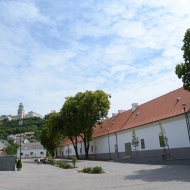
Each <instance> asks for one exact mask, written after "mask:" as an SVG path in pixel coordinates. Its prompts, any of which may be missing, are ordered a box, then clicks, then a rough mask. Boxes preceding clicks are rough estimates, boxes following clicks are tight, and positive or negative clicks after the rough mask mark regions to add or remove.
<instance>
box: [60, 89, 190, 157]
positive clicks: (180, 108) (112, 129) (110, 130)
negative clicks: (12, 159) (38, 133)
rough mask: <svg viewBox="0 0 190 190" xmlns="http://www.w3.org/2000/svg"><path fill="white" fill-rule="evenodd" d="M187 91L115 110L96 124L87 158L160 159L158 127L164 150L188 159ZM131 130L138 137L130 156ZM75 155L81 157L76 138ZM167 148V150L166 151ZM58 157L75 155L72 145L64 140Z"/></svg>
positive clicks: (81, 146) (189, 105) (189, 95)
mask: <svg viewBox="0 0 190 190" xmlns="http://www.w3.org/2000/svg"><path fill="white" fill-rule="evenodd" d="M189 111H190V92H188V91H186V90H184V89H183V88H179V89H177V90H175V91H172V92H169V93H168V94H165V95H163V96H161V97H158V98H156V99H153V100H151V101H149V102H146V103H144V104H142V105H138V104H137V103H134V104H132V108H131V109H130V110H127V111H119V112H118V113H117V114H115V115H114V116H113V117H111V118H109V119H107V120H105V121H104V122H103V123H102V125H101V126H100V125H96V127H95V128H94V132H93V138H92V141H91V142H90V149H89V157H91V158H94V159H116V158H125V157H129V158H130V157H133V156H134V155H136V153H137V154H138V157H150V156H162V155H163V147H161V145H160V140H159V133H160V125H159V121H160V122H161V124H162V127H163V129H164V130H165V133H166V136H167V138H168V145H169V147H166V151H167V153H168V154H170V155H171V156H173V157H175V158H189V157H190V136H189V135H190V134H189V133H190V129H189V127H190V121H189V118H188V115H189ZM133 129H135V132H136V136H137V137H138V138H139V147H138V152H135V154H134V147H133V146H132V145H131V142H132V131H133ZM188 130H189V133H188ZM79 141H80V142H79V143H78V152H79V155H80V157H81V158H82V157H84V156H85V152H84V144H83V141H82V140H81V139H80V138H79ZM168 148H169V149H168ZM59 155H60V156H62V157H65V158H67V157H72V156H75V151H74V148H73V145H72V143H71V141H70V140H69V139H67V138H66V139H64V140H63V142H62V143H61V145H60V149H59Z"/></svg>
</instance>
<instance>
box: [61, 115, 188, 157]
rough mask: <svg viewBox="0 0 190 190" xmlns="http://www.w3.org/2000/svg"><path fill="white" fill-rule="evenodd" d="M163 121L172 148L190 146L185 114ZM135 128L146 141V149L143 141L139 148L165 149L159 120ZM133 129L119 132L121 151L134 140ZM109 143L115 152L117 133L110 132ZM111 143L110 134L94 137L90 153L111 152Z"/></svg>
mask: <svg viewBox="0 0 190 190" xmlns="http://www.w3.org/2000/svg"><path fill="white" fill-rule="evenodd" d="M161 123H162V127H163V129H164V130H165V132H166V136H167V138H168V144H169V146H170V148H183V147H190V142H189V137H188V131H187V126H186V120H185V117H184V115H181V116H177V117H173V118H169V119H165V120H162V121H161ZM134 129H135V132H136V135H137V137H138V138H139V141H140V140H141V139H144V142H145V149H141V142H140V143H139V147H138V150H142V151H144V150H156V149H163V148H162V147H160V142H159V133H160V126H159V122H158V121H157V122H154V123H150V124H146V125H143V126H140V127H136V128H134ZM132 131H133V129H128V130H125V131H120V132H117V140H118V150H119V152H125V143H129V142H131V141H132ZM81 144H82V155H85V151H84V144H83V143H80V142H79V143H78V153H79V156H80V155H81V153H80V148H81ZM109 144H110V153H114V152H115V144H116V135H115V134H109ZM109 144H108V135H105V136H102V137H97V138H94V139H93V140H92V141H91V142H90V148H89V155H90V154H104V153H109ZM92 145H93V152H92V151H91V146H92ZM69 149H70V153H69V155H70V156H74V155H75V151H74V148H73V145H72V144H71V145H69ZM66 150H68V146H64V147H63V151H64V156H66V155H68V154H66ZM132 150H133V147H132Z"/></svg>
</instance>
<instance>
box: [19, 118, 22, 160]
mask: <svg viewBox="0 0 190 190" xmlns="http://www.w3.org/2000/svg"><path fill="white" fill-rule="evenodd" d="M22 123H23V122H22V120H19V123H18V124H19V126H20V160H21V126H22Z"/></svg>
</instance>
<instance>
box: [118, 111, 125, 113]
mask: <svg viewBox="0 0 190 190" xmlns="http://www.w3.org/2000/svg"><path fill="white" fill-rule="evenodd" d="M125 111H126V110H118V113H123V112H125Z"/></svg>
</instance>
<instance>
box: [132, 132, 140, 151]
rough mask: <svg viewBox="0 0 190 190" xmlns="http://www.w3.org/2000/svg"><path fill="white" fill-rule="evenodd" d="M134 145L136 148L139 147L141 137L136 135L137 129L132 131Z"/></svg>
mask: <svg viewBox="0 0 190 190" xmlns="http://www.w3.org/2000/svg"><path fill="white" fill-rule="evenodd" d="M131 144H132V145H133V147H134V148H135V150H136V149H137V148H138V146H139V138H138V137H137V135H136V132H135V129H133V132H132V143H131Z"/></svg>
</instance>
